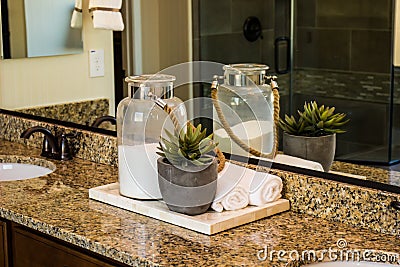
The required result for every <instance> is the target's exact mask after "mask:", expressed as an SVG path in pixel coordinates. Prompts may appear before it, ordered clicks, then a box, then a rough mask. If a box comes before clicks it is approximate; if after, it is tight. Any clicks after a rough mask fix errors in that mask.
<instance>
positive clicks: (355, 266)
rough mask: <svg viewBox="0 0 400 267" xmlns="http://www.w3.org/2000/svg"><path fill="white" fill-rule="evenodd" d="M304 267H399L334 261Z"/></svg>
mask: <svg viewBox="0 0 400 267" xmlns="http://www.w3.org/2000/svg"><path fill="white" fill-rule="evenodd" d="M305 266H307V267H395V266H399V265H392V264H386V263H376V262H353V261H336V262H321V263H314V264H308V265H305Z"/></svg>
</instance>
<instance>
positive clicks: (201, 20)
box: [193, 0, 275, 67]
mask: <svg viewBox="0 0 400 267" xmlns="http://www.w3.org/2000/svg"><path fill="white" fill-rule="evenodd" d="M196 8H197V10H196ZM193 10H194V13H197V14H195V15H194V22H193V26H194V33H195V34H194V59H195V60H208V61H214V62H219V63H224V64H231V63H245V62H255V63H263V64H267V65H269V66H270V67H272V66H274V52H273V43H274V39H275V33H274V32H275V16H274V11H275V1H274V0H218V1H215V0H200V1H199V0H193ZM249 16H256V17H258V19H259V20H260V22H261V25H262V29H263V31H262V35H263V39H258V40H257V41H255V42H249V41H247V40H246V39H245V37H244V36H243V24H244V21H245V20H246V18H247V17H249ZM196 19H198V21H196ZM197 31H198V34H196V32H197ZM196 49H197V51H196Z"/></svg>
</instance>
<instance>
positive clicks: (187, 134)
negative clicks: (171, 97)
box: [157, 123, 218, 166]
mask: <svg viewBox="0 0 400 267" xmlns="http://www.w3.org/2000/svg"><path fill="white" fill-rule="evenodd" d="M206 132H207V129H206V128H204V130H202V126H201V124H199V125H198V126H197V127H194V126H193V125H192V124H190V123H187V126H186V131H185V128H184V127H183V128H182V129H181V131H180V132H179V134H178V133H177V132H175V134H172V133H170V132H169V131H167V130H165V133H166V135H167V136H168V138H169V140H167V139H166V138H164V137H161V141H160V143H159V144H160V146H159V147H158V149H159V150H160V151H159V152H157V154H158V155H160V156H162V157H165V158H167V160H168V161H169V162H170V163H171V164H173V165H175V166H185V165H189V164H194V165H196V166H201V165H205V164H209V163H211V162H212V161H213V157H210V156H209V155H208V154H209V153H210V152H211V151H213V150H214V149H215V148H216V147H217V145H218V143H215V142H214V140H213V139H212V138H213V134H210V135H208V136H207V134H206Z"/></svg>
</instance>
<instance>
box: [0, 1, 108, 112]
mask: <svg viewBox="0 0 400 267" xmlns="http://www.w3.org/2000/svg"><path fill="white" fill-rule="evenodd" d="M88 3H89V0H83V10H84V13H83V46H84V53H82V54H78V55H65V56H54V57H39V58H24V59H7V60H0V108H5V109H17V108H23V107H33V106H42V105H47V104H58V103H65V102H73V101H80V100H88V99H95V98H103V97H104V98H108V99H110V104H111V106H110V110H111V111H113V110H114V73H113V68H114V67H113V53H112V51H113V46H112V41H113V40H112V31H108V30H97V29H96V30H95V29H93V26H92V23H91V18H90V16H89V14H88V12H87V7H88ZM91 49H104V56H105V76H104V77H96V78H89V61H88V59H89V55H88V51H89V50H91Z"/></svg>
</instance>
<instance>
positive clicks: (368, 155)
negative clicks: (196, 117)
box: [0, 0, 400, 192]
mask: <svg viewBox="0 0 400 267" xmlns="http://www.w3.org/2000/svg"><path fill="white" fill-rule="evenodd" d="M2 1H4V0H2ZM32 1H35V0H32ZM292 2H294V3H295V6H294V7H292V6H291V3H292ZM317 3H318V5H317ZM192 10H193V14H192V16H193V47H194V51H193V60H210V61H215V62H221V63H226V64H228V63H238V62H259V63H264V64H267V65H269V66H270V67H271V71H272V72H274V73H278V82H279V85H280V94H281V116H282V115H283V114H290V113H293V112H295V111H296V110H297V109H299V108H301V106H302V105H303V104H304V101H309V100H313V99H316V100H317V101H318V102H319V103H320V104H326V105H330V106H335V107H337V111H339V112H345V113H347V114H348V115H349V117H350V119H351V122H350V123H349V126H348V127H346V130H347V133H346V134H343V135H340V136H338V144H339V146H338V151H337V152H338V154H337V155H338V157H339V158H338V159H339V160H338V162H336V163H334V171H336V172H338V174H339V175H340V176H339V177H341V179H342V181H346V180H348V179H352V180H356V181H359V182H360V183H361V184H363V185H366V186H372V187H375V188H377V187H379V184H380V185H389V186H391V188H392V189H393V188H394V189H393V190H392V191H395V190H397V192H398V190H400V185H399V180H400V175H399V174H398V172H397V171H390V167H388V166H385V164H387V163H389V162H390V161H395V160H396V159H398V158H399V157H398V156H399V151H400V150H399V149H398V147H399V146H398V144H400V143H399V142H400V130H399V129H400V120H398V119H396V118H399V114H400V100H399V98H400V93H399V90H400V88H399V84H400V83H399V82H398V78H399V77H400V76H399V73H400V72H399V71H398V69H397V68H395V67H394V66H393V62H392V56H393V55H392V54H391V52H390V51H392V50H393V42H392V41H393V40H392V38H393V33H394V30H393V29H394V26H393V23H394V15H395V8H394V1H393V0H383V2H380V5H379V6H377V5H376V3H375V1H372V0H368V1H366V0H350V1H346V2H344V1H337V0H324V1H319V0H310V1H289V0H283V1H281V0H279V1H278V0H251V1H248V0H234V1H231V0H221V1H214V0H201V1H199V0H193V1H192ZM271 11H272V12H271ZM339 11H340V12H339ZM250 16H255V17H258V18H259V20H260V22H261V26H262V34H261V36H262V38H259V39H257V40H255V41H253V42H250V41H247V40H246V39H245V38H244V37H243V32H242V30H243V28H242V26H243V23H244V22H245V21H246V19H247V18H248V17H250ZM292 22H293V23H292ZM291 26H293V27H294V28H293V29H292V31H291ZM291 40H292V41H291ZM185 42H186V40H185ZM115 44H116V42H114V45H115ZM290 49H293V50H292V51H291V50H290ZM238 51H239V52H238ZM371 51H372V52H371ZM376 51H380V53H376ZM288 56H289V57H290V56H292V57H293V58H289V59H290V60H289V61H288V58H287V57H288ZM288 62H289V63H288ZM121 64H122V63H121ZM66 75H67V74H66ZM115 80H118V79H117V78H115ZM119 80H121V81H122V78H121V79H119ZM113 93H114V92H113ZM201 95H204V96H206V95H207V89H205V90H204V92H202V94H201ZM0 97H1V96H0ZM0 108H1V107H0ZM86 112H87V113H88V114H89V113H90V112H91V111H90V110H89V109H86ZM40 116H46V117H50V115H46V114H41V115H40ZM94 116H98V115H94ZM52 118H53V117H52ZM39 119H40V118H39ZM43 120H46V118H43ZM84 124H85V125H89V124H87V123H84ZM85 127H88V126H85ZM87 129H89V130H91V131H98V129H95V128H91V127H88V128H87ZM107 134H115V133H113V132H112V131H111V132H110V131H109V132H107ZM345 161H353V162H356V163H357V166H356V165H352V163H346V162H345ZM367 165H370V166H371V165H375V166H377V165H380V167H382V168H383V167H384V168H386V169H387V170H385V169H382V168H379V169H378V168H371V167H369V166H367ZM275 166H279V168H282V169H287V170H290V171H294V172H301V173H308V174H311V175H313V176H319V177H329V176H330V175H333V176H334V175H337V174H332V173H324V172H316V171H313V170H307V169H301V168H296V167H294V166H290V165H286V166H283V165H279V164H275ZM377 170H378V171H377ZM371 183H373V185H371ZM377 184H378V185H377ZM380 188H381V189H382V190H385V188H384V187H382V186H381V187H380ZM396 188H397V189H396Z"/></svg>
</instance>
